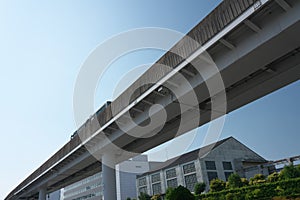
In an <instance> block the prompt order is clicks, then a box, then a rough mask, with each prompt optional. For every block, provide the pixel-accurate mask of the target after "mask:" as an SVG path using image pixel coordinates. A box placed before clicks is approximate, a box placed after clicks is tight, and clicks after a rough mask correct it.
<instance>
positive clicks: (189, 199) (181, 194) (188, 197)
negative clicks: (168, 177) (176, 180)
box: [166, 185, 195, 200]
mask: <svg viewBox="0 0 300 200" xmlns="http://www.w3.org/2000/svg"><path fill="white" fill-rule="evenodd" d="M166 199H167V200H194V199H195V196H194V195H193V194H192V193H191V192H190V191H189V190H188V189H187V188H185V187H183V186H181V185H180V186H178V187H177V188H175V189H173V190H172V191H171V192H170V193H169V195H168V197H166Z"/></svg>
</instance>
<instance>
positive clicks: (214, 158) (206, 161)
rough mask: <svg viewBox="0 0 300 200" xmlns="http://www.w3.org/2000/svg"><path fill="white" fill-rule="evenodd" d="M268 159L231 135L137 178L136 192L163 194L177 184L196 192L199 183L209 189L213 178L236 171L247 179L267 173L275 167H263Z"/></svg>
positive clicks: (221, 177)
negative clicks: (195, 188)
mask: <svg viewBox="0 0 300 200" xmlns="http://www.w3.org/2000/svg"><path fill="white" fill-rule="evenodd" d="M266 162H267V160H265V159H264V158H262V157H261V156H259V155H258V154H256V153H255V152H254V151H252V150H251V149H249V148H248V147H246V146H245V145H243V144H242V143H241V142H239V141H238V140H236V139H235V138H233V137H229V138H226V139H224V140H221V141H219V142H216V143H214V144H210V145H208V146H205V147H203V148H200V149H197V150H194V151H192V152H189V153H186V154H184V155H182V156H179V157H176V158H173V159H170V160H168V161H166V162H164V163H163V165H162V166H161V167H159V168H157V169H156V170H151V171H150V172H147V173H144V174H142V175H139V176H138V177H137V180H136V181H137V182H136V185H137V191H138V194H140V193H141V192H143V193H147V194H150V195H154V194H164V193H165V192H166V189H167V188H169V187H173V188H174V187H177V186H178V185H183V186H185V187H186V188H188V189H189V190H190V191H193V190H194V186H195V184H196V183H197V182H204V183H206V185H207V190H208V187H209V182H210V181H211V180H212V179H215V178H219V179H222V180H227V178H228V177H229V175H230V174H232V173H234V172H236V173H238V174H239V175H240V176H241V177H245V178H250V177H252V176H253V175H254V174H258V173H262V174H264V175H268V174H269V170H271V168H272V166H269V167H268V168H264V167H263V165H262V164H263V163H266ZM257 165H261V166H262V167H257ZM254 166H255V167H254Z"/></svg>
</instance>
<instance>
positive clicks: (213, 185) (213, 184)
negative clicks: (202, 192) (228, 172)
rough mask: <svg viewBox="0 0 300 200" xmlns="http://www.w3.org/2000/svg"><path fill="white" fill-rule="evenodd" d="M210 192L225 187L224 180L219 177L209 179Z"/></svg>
mask: <svg viewBox="0 0 300 200" xmlns="http://www.w3.org/2000/svg"><path fill="white" fill-rule="evenodd" d="M209 186H210V192H218V191H222V190H224V189H225V182H224V181H223V180H221V179H218V178H217V179H213V180H211V181H210V185H209Z"/></svg>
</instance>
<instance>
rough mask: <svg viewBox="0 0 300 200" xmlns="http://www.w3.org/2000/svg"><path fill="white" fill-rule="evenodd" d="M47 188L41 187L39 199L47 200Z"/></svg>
mask: <svg viewBox="0 0 300 200" xmlns="http://www.w3.org/2000/svg"><path fill="white" fill-rule="evenodd" d="M46 195H47V193H46V188H45V187H42V188H40V189H39V200H46Z"/></svg>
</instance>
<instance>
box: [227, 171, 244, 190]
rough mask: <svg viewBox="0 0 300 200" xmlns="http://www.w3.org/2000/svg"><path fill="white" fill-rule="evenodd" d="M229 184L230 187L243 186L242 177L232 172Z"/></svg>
mask: <svg viewBox="0 0 300 200" xmlns="http://www.w3.org/2000/svg"><path fill="white" fill-rule="evenodd" d="M228 186H229V188H239V187H242V186H243V183H242V180H241V177H240V176H239V175H238V174H236V173H233V174H230V176H229V177H228Z"/></svg>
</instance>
